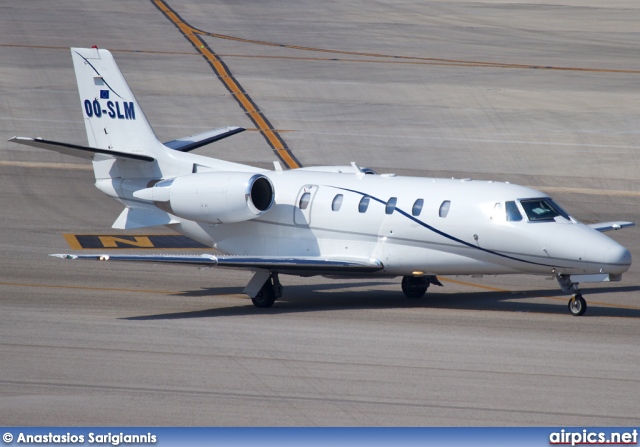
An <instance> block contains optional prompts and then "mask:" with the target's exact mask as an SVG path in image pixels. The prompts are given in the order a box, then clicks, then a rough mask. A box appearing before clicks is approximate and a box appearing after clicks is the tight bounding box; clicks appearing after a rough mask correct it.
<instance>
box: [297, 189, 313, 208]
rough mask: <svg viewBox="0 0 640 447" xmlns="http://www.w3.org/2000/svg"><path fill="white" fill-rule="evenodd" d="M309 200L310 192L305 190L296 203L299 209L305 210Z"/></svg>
mask: <svg viewBox="0 0 640 447" xmlns="http://www.w3.org/2000/svg"><path fill="white" fill-rule="evenodd" d="M309 200H311V193H310V192H305V193H304V194H302V197H300V203H298V207H299V208H300V209H301V210H306V209H307V207H308V206H309Z"/></svg>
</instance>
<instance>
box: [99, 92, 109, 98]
mask: <svg viewBox="0 0 640 447" xmlns="http://www.w3.org/2000/svg"><path fill="white" fill-rule="evenodd" d="M100 99H109V90H100Z"/></svg>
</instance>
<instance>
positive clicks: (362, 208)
mask: <svg viewBox="0 0 640 447" xmlns="http://www.w3.org/2000/svg"><path fill="white" fill-rule="evenodd" d="M369 200H370V198H369V196H362V199H360V203H359V204H358V211H359V212H361V213H366V212H367V208H369Z"/></svg>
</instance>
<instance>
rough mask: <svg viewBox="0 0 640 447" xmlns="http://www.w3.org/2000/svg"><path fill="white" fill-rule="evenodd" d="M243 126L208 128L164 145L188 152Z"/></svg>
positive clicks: (236, 131)
mask: <svg viewBox="0 0 640 447" xmlns="http://www.w3.org/2000/svg"><path fill="white" fill-rule="evenodd" d="M245 130H246V129H245V128H244V127H230V126H228V127H221V128H220V129H214V130H208V131H206V132H202V133H199V134H196V135H189V136H188V137H184V138H179V139H177V140H172V141H167V142H166V143H164V145H165V146H167V147H168V148H171V149H173V150H176V151H180V152H189V151H192V150H194V149H197V148H199V147H202V146H205V145H207V144H210V143H214V142H216V141H219V140H222V139H223V138H227V137H230V136H231V135H235V134H237V133H240V132H244V131H245Z"/></svg>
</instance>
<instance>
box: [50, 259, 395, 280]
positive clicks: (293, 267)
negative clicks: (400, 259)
mask: <svg viewBox="0 0 640 447" xmlns="http://www.w3.org/2000/svg"><path fill="white" fill-rule="evenodd" d="M49 256H54V257H57V258H62V259H89V260H98V261H134V262H166V263H170V264H192V265H198V266H207V267H227V268H235V269H243V270H258V269H262V270H269V271H272V272H282V273H293V274H301V273H302V274H310V275H320V274H342V273H345V274H347V273H372V272H377V271H379V270H382V269H383V268H384V266H383V265H382V262H380V261H379V260H377V259H361V258H322V257H313V256H300V257H279V256H214V255H209V254H202V255H180V254H176V255H168V254H152V255H107V254H91V255H72V254H52V255H49Z"/></svg>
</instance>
